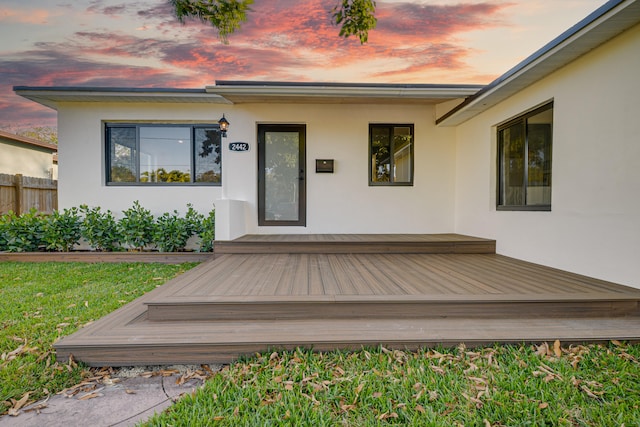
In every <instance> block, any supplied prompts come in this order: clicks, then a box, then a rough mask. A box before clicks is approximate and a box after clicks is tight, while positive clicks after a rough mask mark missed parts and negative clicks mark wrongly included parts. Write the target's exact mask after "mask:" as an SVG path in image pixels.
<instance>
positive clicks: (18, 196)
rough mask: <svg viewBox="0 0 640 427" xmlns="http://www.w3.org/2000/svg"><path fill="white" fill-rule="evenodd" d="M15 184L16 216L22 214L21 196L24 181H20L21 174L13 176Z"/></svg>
mask: <svg viewBox="0 0 640 427" xmlns="http://www.w3.org/2000/svg"><path fill="white" fill-rule="evenodd" d="M15 184H16V214H17V215H20V214H22V204H23V202H22V196H23V192H24V188H23V186H24V180H23V179H22V174H21V173H18V174H16V176H15Z"/></svg>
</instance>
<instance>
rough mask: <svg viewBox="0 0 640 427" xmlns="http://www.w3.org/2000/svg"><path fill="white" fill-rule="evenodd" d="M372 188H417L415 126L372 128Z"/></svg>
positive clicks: (370, 174)
mask: <svg viewBox="0 0 640 427" xmlns="http://www.w3.org/2000/svg"><path fill="white" fill-rule="evenodd" d="M369 159H370V162H371V163H370V165H369V185H413V125H412V124H406V125H394V124H370V125H369Z"/></svg>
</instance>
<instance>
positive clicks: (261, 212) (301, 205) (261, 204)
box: [258, 124, 307, 227]
mask: <svg viewBox="0 0 640 427" xmlns="http://www.w3.org/2000/svg"><path fill="white" fill-rule="evenodd" d="M266 132H298V135H299V140H298V141H299V144H298V160H299V166H300V171H299V172H298V180H299V185H298V220H297V221H275V220H267V219H266V218H265V195H266V182H265V176H264V170H265V147H266V144H265V133H266ZM306 136H307V125H306V124H258V225H259V226H297V227H305V226H306V225H307V184H306V181H307V176H306V170H307V156H306Z"/></svg>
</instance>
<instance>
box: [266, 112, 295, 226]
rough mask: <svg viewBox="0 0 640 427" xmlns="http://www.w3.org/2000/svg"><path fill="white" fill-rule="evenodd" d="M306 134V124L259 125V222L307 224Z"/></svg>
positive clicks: (268, 223)
mask: <svg viewBox="0 0 640 427" xmlns="http://www.w3.org/2000/svg"><path fill="white" fill-rule="evenodd" d="M305 135H306V126H305V125H272V124H271V125H258V225H295V226H305V225H306V223H307V217H306V196H305V189H306V185H305V165H306V160H305Z"/></svg>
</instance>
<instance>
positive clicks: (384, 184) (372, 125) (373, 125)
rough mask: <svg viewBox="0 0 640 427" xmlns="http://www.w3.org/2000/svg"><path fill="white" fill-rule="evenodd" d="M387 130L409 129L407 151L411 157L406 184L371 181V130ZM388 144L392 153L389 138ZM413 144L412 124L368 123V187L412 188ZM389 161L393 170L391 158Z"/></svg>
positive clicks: (413, 132)
mask: <svg viewBox="0 0 640 427" xmlns="http://www.w3.org/2000/svg"><path fill="white" fill-rule="evenodd" d="M385 127H386V128H387V129H388V130H389V131H391V130H392V129H393V128H400V127H408V128H409V129H410V133H411V145H410V150H409V154H410V156H411V165H410V167H411V171H410V180H409V181H408V182H394V181H391V180H389V181H373V168H372V167H371V156H372V154H373V150H372V148H373V147H372V142H373V129H374V128H385ZM390 142H391V147H390V153H393V151H394V150H393V138H390ZM415 143H416V136H415V126H414V124H413V123H369V140H368V142H367V145H368V147H369V150H368V151H369V157H368V159H367V169H368V170H369V172H368V176H369V186H370V187H412V186H413V180H414V172H415V166H414V165H415V154H414V151H415V148H414V147H415ZM389 161H390V165H391V169H393V166H394V164H393V156H390V157H389Z"/></svg>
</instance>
